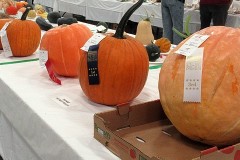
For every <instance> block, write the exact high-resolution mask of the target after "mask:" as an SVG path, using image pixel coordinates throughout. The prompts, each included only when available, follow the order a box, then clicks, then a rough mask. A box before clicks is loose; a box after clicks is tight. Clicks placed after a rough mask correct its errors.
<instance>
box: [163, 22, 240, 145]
mask: <svg viewBox="0 0 240 160" xmlns="http://www.w3.org/2000/svg"><path fill="white" fill-rule="evenodd" d="M198 33H199V34H207V35H212V36H211V37H210V38H209V39H208V40H207V41H206V42H204V43H203V44H202V45H201V47H204V60H203V70H202V100H201V103H183V86H184V72H185V70H184V66H185V57H184V56H181V55H177V54H175V53H174V51H175V50H176V49H178V48H179V47H180V46H181V45H182V44H183V42H182V43H181V44H180V45H178V47H177V48H176V49H175V50H173V51H172V52H171V53H170V54H169V55H168V56H167V58H166V60H165V61H164V64H163V67H162V69H161V72H160V76H159V93H160V100H161V104H162V106H163V108H164V111H165V113H166V115H167V116H168V118H169V119H170V120H171V122H172V123H173V125H174V126H175V127H176V128H177V129H178V130H179V131H180V132H181V133H182V134H184V135H185V136H187V137H189V138H191V139H193V140H196V141H200V142H203V143H207V144H211V145H228V144H233V143H235V142H236V141H239V140H240V88H239V87H240V63H239V57H240V38H239V37H240V29H233V28H227V27H217V26H216V27H209V28H206V29H204V30H201V31H199V32H198Z"/></svg>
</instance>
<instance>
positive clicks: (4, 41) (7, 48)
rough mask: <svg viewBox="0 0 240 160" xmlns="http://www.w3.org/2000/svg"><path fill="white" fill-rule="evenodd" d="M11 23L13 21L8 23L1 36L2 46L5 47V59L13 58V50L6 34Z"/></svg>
mask: <svg viewBox="0 0 240 160" xmlns="http://www.w3.org/2000/svg"><path fill="white" fill-rule="evenodd" d="M10 23H11V21H10V22H6V23H5V25H4V26H3V27H2V29H1V31H0V36H1V41H2V46H3V54H4V56H5V57H11V56H13V54H12V50H11V47H10V44H9V41H8V37H7V32H6V29H7V27H8V26H9V24H10Z"/></svg>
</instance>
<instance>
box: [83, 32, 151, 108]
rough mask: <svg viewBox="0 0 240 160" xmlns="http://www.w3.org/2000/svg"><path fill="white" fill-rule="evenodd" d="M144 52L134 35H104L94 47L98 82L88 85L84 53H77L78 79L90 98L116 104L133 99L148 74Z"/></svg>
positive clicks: (97, 101)
mask: <svg viewBox="0 0 240 160" xmlns="http://www.w3.org/2000/svg"><path fill="white" fill-rule="evenodd" d="M148 67H149V62H148V56H147V52H146V49H145V48H144V46H143V45H142V44H141V43H140V42H138V41H136V40H135V39H134V38H131V37H129V36H127V38H126V39H117V38H114V37H111V36H107V37H106V38H105V39H103V40H102V41H101V42H100V45H99V50H98V70H99V77H100V84H99V85H89V82H88V69H87V54H86V53H85V54H82V55H81V57H80V67H79V82H80V85H81V87H82V90H83V92H84V93H85V95H86V96H87V97H88V98H89V99H90V100H92V101H94V102H96V103H100V104H105V105H110V106H112V105H117V104H121V103H126V102H129V101H131V100H133V99H134V98H135V97H137V96H138V95H139V93H140V92H141V90H142V89H143V87H144V84H145V82H146V79H147V75H148Z"/></svg>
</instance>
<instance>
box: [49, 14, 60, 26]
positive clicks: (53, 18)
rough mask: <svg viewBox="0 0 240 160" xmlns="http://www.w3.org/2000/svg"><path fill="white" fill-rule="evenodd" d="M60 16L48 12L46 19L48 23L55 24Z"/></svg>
mask: <svg viewBox="0 0 240 160" xmlns="http://www.w3.org/2000/svg"><path fill="white" fill-rule="evenodd" d="M61 17H62V16H61V15H60V13H59V12H50V13H48V15H47V19H48V21H49V22H50V23H54V24H57V21H58V19H59V18H61Z"/></svg>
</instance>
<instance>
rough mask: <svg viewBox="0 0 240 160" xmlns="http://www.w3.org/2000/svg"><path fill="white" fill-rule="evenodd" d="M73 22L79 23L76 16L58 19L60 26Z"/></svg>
mask: <svg viewBox="0 0 240 160" xmlns="http://www.w3.org/2000/svg"><path fill="white" fill-rule="evenodd" d="M73 23H78V21H77V19H76V18H72V17H69V18H67V17H62V18H58V19H57V24H58V26H60V25H62V24H68V25H70V24H73Z"/></svg>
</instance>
